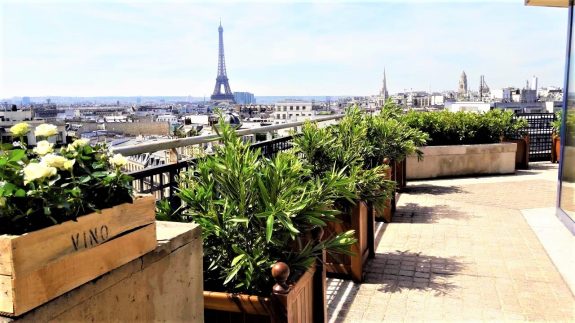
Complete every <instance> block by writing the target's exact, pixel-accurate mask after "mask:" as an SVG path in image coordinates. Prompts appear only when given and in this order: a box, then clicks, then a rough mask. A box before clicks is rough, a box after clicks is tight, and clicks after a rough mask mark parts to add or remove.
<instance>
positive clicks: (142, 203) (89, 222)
mask: <svg viewBox="0 0 575 323" xmlns="http://www.w3.org/2000/svg"><path fill="white" fill-rule="evenodd" d="M154 217H155V199H154V197H153V196H147V197H142V198H137V199H135V200H134V203H133V204H130V203H124V204H121V205H118V206H115V207H113V208H109V209H104V210H102V212H101V213H92V214H89V215H86V216H82V217H79V218H78V221H67V222H65V223H62V224H59V225H55V226H51V227H48V228H45V229H42V230H38V231H34V232H31V233H27V234H24V235H21V236H19V237H17V238H16V239H13V242H12V243H13V252H14V254H13V261H14V267H15V275H23V274H24V275H25V274H27V273H29V272H33V271H36V270H38V269H40V268H42V267H45V266H46V265H47V264H49V263H50V262H52V261H56V260H58V259H59V258H60V257H63V256H65V255H68V254H73V253H77V252H81V251H83V250H86V249H90V248H93V247H96V246H98V245H101V244H102V243H105V242H106V241H109V240H111V239H114V238H115V237H117V236H119V235H121V234H123V233H124V232H126V231H129V230H132V229H134V228H137V227H140V226H144V225H147V224H150V223H153V222H154Z"/></svg>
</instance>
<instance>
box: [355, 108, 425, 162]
mask: <svg viewBox="0 0 575 323" xmlns="http://www.w3.org/2000/svg"><path fill="white" fill-rule="evenodd" d="M386 107H388V108H387V109H386ZM389 107H391V109H394V107H395V104H393V103H391V102H389V103H386V106H384V109H382V111H381V113H380V114H379V115H373V116H366V117H365V122H366V124H367V138H366V139H367V141H368V142H369V145H370V146H371V147H372V150H371V155H370V156H369V160H368V163H369V164H370V165H379V164H381V163H382V162H383V160H384V158H389V159H390V160H394V161H398V162H399V161H402V160H404V159H405V158H406V157H407V156H408V155H410V154H413V153H416V154H417V155H418V156H419V157H420V158H421V157H422V152H421V151H420V150H419V149H418V147H421V146H423V145H425V143H426V142H427V139H428V135H427V134H426V133H425V132H422V131H421V130H418V129H414V128H412V127H410V126H408V125H407V124H406V123H405V122H403V121H402V120H401V115H400V114H390V113H389V109H390V108H389Z"/></svg>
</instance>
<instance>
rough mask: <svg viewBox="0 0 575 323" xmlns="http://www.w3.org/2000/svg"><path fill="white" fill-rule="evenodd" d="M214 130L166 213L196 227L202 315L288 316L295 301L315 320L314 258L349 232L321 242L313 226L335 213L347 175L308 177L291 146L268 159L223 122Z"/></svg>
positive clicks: (345, 240)
mask: <svg viewBox="0 0 575 323" xmlns="http://www.w3.org/2000/svg"><path fill="white" fill-rule="evenodd" d="M218 130H219V132H220V135H221V143H222V145H220V146H218V147H217V148H216V149H215V153H214V154H212V155H208V156H206V157H205V158H203V159H201V160H199V161H198V163H197V164H196V165H195V167H194V168H193V169H192V170H190V171H189V172H188V173H187V174H185V175H184V176H182V178H181V184H180V189H179V192H178V196H179V197H180V198H181V200H182V202H183V206H182V207H181V208H180V210H178V211H177V212H173V213H171V214H170V215H169V216H170V217H171V220H176V221H195V222H197V223H198V224H200V226H201V227H202V237H203V246H204V247H203V249H204V256H203V261H204V308H205V317H206V321H218V320H220V319H221V318H222V317H224V318H226V320H227V319H230V320H232V321H234V320H247V321H254V320H257V321H259V320H263V321H274V322H275V321H290V322H291V321H292V320H290V319H289V318H292V317H293V316H294V315H296V314H297V313H294V311H296V310H297V308H298V307H299V310H300V311H305V313H304V314H305V315H304V314H302V313H300V314H302V315H303V316H304V317H307V318H309V319H310V320H311V319H313V318H315V319H316V320H320V319H319V318H321V317H323V315H324V313H325V310H324V309H322V308H321V307H318V306H314V302H317V301H318V299H319V303H320V304H324V303H323V293H324V291H323V288H324V287H322V286H317V285H315V286H314V284H313V282H314V278H313V277H314V276H315V275H316V271H317V270H318V269H317V268H318V267H319V266H320V265H321V263H317V265H316V261H315V259H316V258H317V257H321V256H322V255H323V252H324V250H328V251H330V252H343V253H347V252H348V251H347V248H348V247H349V245H350V244H352V243H353V242H354V239H353V232H343V233H340V234H337V235H332V236H328V237H326V238H325V239H322V240H321V241H320V238H321V234H317V229H318V228H322V227H325V226H326V224H327V223H328V222H330V221H334V220H335V219H336V218H335V215H336V213H337V211H335V210H334V209H333V208H332V205H333V202H334V200H335V199H336V198H339V197H340V196H350V195H351V193H350V192H348V186H349V184H348V181H347V179H345V178H344V177H343V176H341V174H338V173H336V172H332V173H330V175H329V176H326V177H324V178H321V179H320V178H318V179H313V180H308V178H309V173H310V170H309V169H307V168H306V167H305V166H304V165H303V164H302V163H301V162H300V161H299V160H298V159H297V157H296V156H295V155H294V154H293V153H290V152H282V153H279V154H277V155H276V156H275V157H274V158H272V159H267V158H264V157H263V156H262V155H261V152H260V151H259V149H258V150H253V149H250V147H249V144H247V143H244V142H243V141H242V140H241V138H240V137H238V136H237V135H236V134H235V132H234V131H233V129H232V128H231V127H230V126H229V125H227V124H225V123H223V122H220V126H219V128H218ZM314 233H315V234H314ZM278 262H281V263H283V264H278ZM274 266H275V267H274ZM272 268H276V270H274V272H273V274H272ZM278 268H279V269H278ZM322 270H323V269H321V271H322ZM321 271H320V272H319V274H321ZM323 284H324V283H323V282H322V285H323ZM274 286H275V287H274ZM294 304H299V305H297V306H296V305H294ZM294 306H296V307H294ZM323 307H325V305H323ZM254 315H255V317H254ZM323 319H325V318H323ZM323 319H322V320H323Z"/></svg>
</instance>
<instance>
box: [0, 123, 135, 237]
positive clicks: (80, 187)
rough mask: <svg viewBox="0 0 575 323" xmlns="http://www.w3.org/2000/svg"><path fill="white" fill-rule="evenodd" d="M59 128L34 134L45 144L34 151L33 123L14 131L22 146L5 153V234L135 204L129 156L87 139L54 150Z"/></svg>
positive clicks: (1, 160) (0, 162)
mask: <svg viewBox="0 0 575 323" xmlns="http://www.w3.org/2000/svg"><path fill="white" fill-rule="evenodd" d="M55 129H56V126H52V125H48V124H43V125H40V126H38V127H37V128H36V131H35V135H36V137H37V139H43V140H39V141H38V143H37V145H36V147H34V148H33V149H29V148H28V147H27V146H26V144H25V143H24V140H23V138H24V136H25V135H27V133H28V132H29V131H30V129H29V125H28V124H26V123H20V124H17V125H15V126H13V127H12V128H11V129H10V130H11V132H12V134H13V137H15V138H18V139H19V141H15V142H14V143H13V144H3V145H2V149H1V150H0V234H22V233H26V232H31V231H34V230H38V229H42V228H45V227H48V226H51V225H54V224H58V223H61V222H64V221H68V220H75V219H76V218H77V217H79V216H82V215H85V214H88V213H90V212H93V211H98V210H101V209H104V208H108V207H112V206H115V205H118V204H121V203H124V202H132V187H131V177H130V176H127V175H125V174H123V173H122V172H121V170H120V168H121V167H122V166H123V165H124V164H125V163H126V159H125V158H124V157H122V156H121V155H113V156H112V155H111V154H110V153H109V152H108V150H107V149H106V147H105V146H104V145H96V146H94V147H92V146H90V145H89V144H88V141H87V140H82V139H80V140H76V141H74V142H73V143H71V144H69V145H67V146H65V147H61V148H54V144H52V143H50V142H49V141H48V139H49V137H52V136H54V135H56V130H55Z"/></svg>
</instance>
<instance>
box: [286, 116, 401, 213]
mask: <svg viewBox="0 0 575 323" xmlns="http://www.w3.org/2000/svg"><path fill="white" fill-rule="evenodd" d="M368 126H369V124H368V123H367V122H366V116H365V115H364V114H363V113H362V112H361V110H359V108H358V107H357V106H352V107H350V108H348V109H347V111H346V115H345V117H344V118H342V119H341V121H340V122H339V123H338V124H335V125H333V126H331V127H328V128H319V127H318V125H317V124H315V123H311V122H307V123H305V124H304V125H303V127H302V133H301V134H300V135H298V136H296V137H295V138H294V146H295V150H296V152H297V153H298V154H299V155H300V156H301V157H302V161H303V163H304V164H305V165H306V166H308V167H309V168H310V169H311V170H312V175H313V176H315V177H316V178H322V177H323V176H325V174H328V172H330V171H333V170H336V171H338V172H340V173H342V175H344V176H345V177H346V178H347V179H348V182H349V185H350V187H349V189H350V191H353V192H354V194H355V195H356V197H357V199H360V200H363V201H368V202H374V203H376V204H378V205H383V204H384V203H385V201H386V200H387V198H389V197H390V196H391V194H392V192H393V190H394V187H395V186H394V185H395V184H394V182H392V181H390V180H387V179H386V171H387V168H388V166H387V165H383V164H379V165H374V164H373V163H369V162H368V160H369V158H370V156H374V155H375V154H376V153H375V152H374V150H375V149H376V147H375V146H373V145H372V143H373V140H371V139H370V138H369V134H368V129H369V127H368ZM337 204H338V206H339V208H340V209H342V210H344V211H346V210H348V209H349V208H350V207H351V205H352V203H350V201H349V199H339V200H338V201H337Z"/></svg>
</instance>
